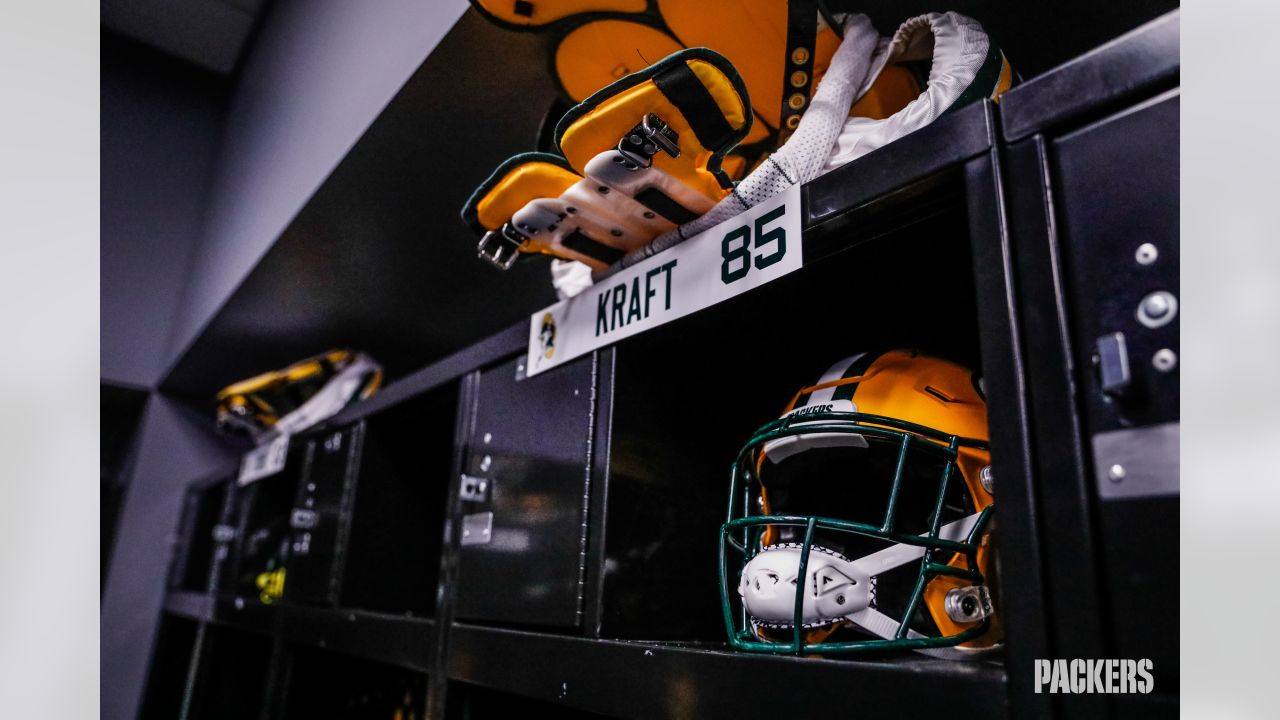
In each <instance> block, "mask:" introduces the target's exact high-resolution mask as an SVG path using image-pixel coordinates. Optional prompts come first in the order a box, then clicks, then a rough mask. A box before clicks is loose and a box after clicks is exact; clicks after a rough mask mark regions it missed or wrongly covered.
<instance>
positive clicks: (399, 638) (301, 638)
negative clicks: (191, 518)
mask: <svg viewBox="0 0 1280 720" xmlns="http://www.w3.org/2000/svg"><path fill="white" fill-rule="evenodd" d="M164 609H165V612H166V613H167V614H169V615H171V616H174V617H182V618H188V619H191V620H196V621H199V622H204V623H210V624H213V625H218V626H223V627H229V628H235V629H237V630H243V631H246V632H252V633H257V634H261V635H270V636H274V637H279V638H280V639H282V640H287V641H288V642H291V643H295V644H298V645H303V646H307V647H314V648H321V649H326V650H331V651H333V652H338V653H343V654H346V655H352V656H355V657H361V658H365V659H368V660H376V661H378V662H382V663H386V664H388V665H395V666H397V667H405V668H411V669H415V670H420V671H426V670H427V665H428V657H429V655H430V647H431V638H432V632H433V629H434V627H435V623H434V621H432V620H429V619H426V618H416V617H406V616H401V615H388V614H385V613H373V612H366V611H363V610H347V609H340V608H315V607H305V606H299V605H289V604H285V603H281V604H278V605H264V604H263V603H262V602H260V601H258V600H256V599H248V598H238V597H232V596H212V595H207V594H204V593H193V592H171V593H169V595H168V596H167V597H166V598H165V605H164Z"/></svg>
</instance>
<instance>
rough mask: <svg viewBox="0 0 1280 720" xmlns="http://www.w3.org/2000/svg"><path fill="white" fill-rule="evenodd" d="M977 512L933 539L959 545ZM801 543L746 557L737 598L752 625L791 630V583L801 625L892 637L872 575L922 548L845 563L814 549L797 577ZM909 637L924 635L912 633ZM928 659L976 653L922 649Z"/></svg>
mask: <svg viewBox="0 0 1280 720" xmlns="http://www.w3.org/2000/svg"><path fill="white" fill-rule="evenodd" d="M979 516H980V513H975V514H973V515H969V516H968V517H964V518H961V519H960V520H957V521H955V522H952V523H949V524H947V525H944V526H943V527H942V528H941V529H940V530H939V532H938V536H939V537H941V538H942V539H944V540H951V541H953V542H963V541H964V540H965V538H967V537H968V536H969V533H970V532H971V531H972V530H973V527H974V525H975V524H976V523H977V522H978V517H979ZM801 550H802V546H801V545H800V543H785V544H781V545H771V546H769V547H767V548H765V549H764V550H762V551H761V552H760V553H759V554H758V555H756V556H755V557H753V558H751V561H750V562H748V563H747V565H746V567H744V568H743V569H742V576H741V579H740V580H739V582H738V595H740V596H741V597H742V604H743V607H744V608H746V611H747V615H748V616H750V618H751V622H752V624H753V625H755V626H758V627H769V628H780V629H790V628H792V627H794V621H795V603H796V584H797V583H799V582H803V583H804V591H803V592H804V600H803V606H802V608H801V614H800V624H801V626H802V627H805V628H811V627H821V626H825V625H831V624H833V623H836V622H841V621H845V620H847V621H849V622H851V623H852V624H854V625H855V626H857V627H858V628H860V629H862V630H864V631H866V632H868V633H870V634H872V635H875V636H877V637H881V638H884V639H886V640H888V639H893V638H895V637H897V632H898V628H899V627H900V625H901V624H900V623H899V622H898V621H897V620H894V619H893V618H891V617H889V616H888V615H885V614H884V613H882V612H880V611H879V610H877V609H876V608H875V607H873V606H872V600H871V592H872V588H873V587H874V585H875V579H876V576H877V575H879V574H880V573H883V572H887V571H889V570H892V569H894V568H897V567H901V566H903V565H906V564H907V563H910V562H918V561H919V560H920V559H921V558H922V557H924V553H925V548H923V547H919V546H917V545H906V544H902V543H898V544H895V545H891V546H889V547H887V548H885V549H884V550H880V551H879V552H874V553H872V554H870V555H866V556H864V557H861V558H858V559H856V560H850V559H849V558H846V557H845V556H843V555H841V554H840V553H837V552H835V551H834V550H830V549H828V548H824V547H821V546H819V545H813V546H812V547H811V548H810V551H809V562H808V565H807V566H806V567H805V576H804V578H803V579H802V578H800V577H799V570H800V555H801ZM907 637H908V638H920V637H924V636H923V635H921V634H920V633H918V632H916V631H914V630H908V631H907ZM920 652H923V653H925V654H927V655H933V656H936V657H944V658H949V659H965V658H972V657H974V656H975V654H976V651H974V650H966V649H964V648H932V649H925V650H921V651H920Z"/></svg>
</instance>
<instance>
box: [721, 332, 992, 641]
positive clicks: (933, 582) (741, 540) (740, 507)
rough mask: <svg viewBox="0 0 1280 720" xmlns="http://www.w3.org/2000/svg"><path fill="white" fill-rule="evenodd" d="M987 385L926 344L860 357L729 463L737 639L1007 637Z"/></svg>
mask: <svg viewBox="0 0 1280 720" xmlns="http://www.w3.org/2000/svg"><path fill="white" fill-rule="evenodd" d="M991 480H992V475H991V454H990V451H989V450H988V445H987V409H986V401H985V399H984V397H983V394H982V389H981V383H980V382H979V380H978V379H977V376H976V375H975V374H974V373H972V372H971V371H969V370H967V369H965V368H963V367H961V366H959V365H957V364H955V363H952V362H949V361H946V360H942V359H939V358H934V357H928V356H925V355H922V354H920V353H918V352H914V351H905V350H894V351H889V352H884V353H862V354H859V355H854V356H852V357H849V358H846V359H844V360H841V361H840V362H838V363H836V364H835V365H833V366H832V367H831V369H830V370H828V371H827V373H826V374H825V375H823V376H822V378H820V379H819V380H818V382H816V383H814V384H812V385H809V386H807V387H804V388H802V389H801V390H800V391H799V392H798V393H796V395H795V397H794V398H793V399H792V401H791V403H790V404H789V405H788V406H787V408H786V410H785V411H784V412H783V414H782V416H781V417H780V418H779V419H777V420H774V421H772V422H770V423H768V424H766V425H764V426H763V427H761V428H760V429H758V430H757V431H756V432H755V433H754V434H753V435H752V437H751V439H750V440H749V441H748V442H747V444H746V445H745V446H744V447H743V448H742V450H741V452H739V454H738V457H737V460H736V461H735V463H734V465H733V472H732V475H731V481H730V491H729V512H728V518H727V520H726V522H725V523H724V524H723V525H722V526H721V529H720V548H719V550H720V595H721V603H722V606H723V611H724V621H725V627H726V629H727V631H728V633H729V642H730V644H731V645H732V646H733V647H735V648H738V649H741V650H752V651H761V652H773V653H796V654H800V653H820V654H823V655H828V654H837V653H846V652H855V651H864V650H875V649H889V648H902V649H914V650H918V651H921V652H925V653H927V654H930V655H937V656H942V657H947V658H954V659H962V658H973V657H978V656H981V655H983V654H985V652H986V651H989V650H990V649H992V648H993V647H995V646H996V645H998V644H999V642H1000V640H1001V635H1002V633H1001V630H1000V627H999V622H998V618H997V617H996V614H995V608H994V606H993V603H992V599H991V587H992V583H991V582H990V580H989V575H988V573H989V570H991V569H993V568H994V563H993V562H992V560H991V556H992V551H991V547H990V541H991V538H990V530H991V528H992V523H991V513H992V507H993V505H992V503H993V495H992V484H991Z"/></svg>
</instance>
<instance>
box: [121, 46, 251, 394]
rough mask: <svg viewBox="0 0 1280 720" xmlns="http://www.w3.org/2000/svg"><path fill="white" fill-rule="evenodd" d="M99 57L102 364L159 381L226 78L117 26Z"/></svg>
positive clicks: (196, 233)
mask: <svg viewBox="0 0 1280 720" xmlns="http://www.w3.org/2000/svg"><path fill="white" fill-rule="evenodd" d="M101 60H102V70H101V87H102V91H101V92H102V94H101V102H102V106H101V125H100V129H101V148H102V149H101V183H102V184H101V228H102V240H101V263H102V265H101V280H102V287H101V301H102V304H101V311H100V312H101V315H100V322H101V338H102V344H101V354H100V372H101V374H102V377H103V379H104V380H107V381H111V382H115V383H120V384H125V385H133V386H138V387H154V386H155V385H156V384H158V382H159V380H160V373H161V372H162V371H163V369H164V367H165V366H167V363H166V362H165V360H166V359H167V351H168V340H169V334H170V330H171V329H172V325H173V319H174V317H175V310H176V307H177V305H178V301H179V300H180V298H181V296H182V292H183V290H182V289H183V287H184V286H185V285H186V284H187V274H188V271H189V268H190V261H191V258H192V256H193V253H194V250H195V246H196V243H197V241H198V239H199V237H200V223H201V218H202V217H203V214H204V213H203V209H204V200H205V197H206V195H207V194H208V188H209V178H210V176H211V168H212V165H213V159H214V152H215V149H216V147H217V143H218V138H219V132H220V125H221V117H222V108H223V106H224V104H225V101H226V96H227V93H226V82H225V80H223V79H221V78H219V77H217V76H215V75H212V74H210V73H207V72H205V71H203V70H199V69H197V68H195V67H194V66H190V65H186V64H184V63H182V62H181V61H178V60H174V59H173V58H171V57H169V56H167V55H162V54H160V53H159V52H156V51H153V50H149V49H147V48H144V47H142V46H140V45H137V44H134V43H133V42H132V41H128V40H124V39H121V38H119V37H117V36H114V35H112V34H109V33H103V35H102V55H101Z"/></svg>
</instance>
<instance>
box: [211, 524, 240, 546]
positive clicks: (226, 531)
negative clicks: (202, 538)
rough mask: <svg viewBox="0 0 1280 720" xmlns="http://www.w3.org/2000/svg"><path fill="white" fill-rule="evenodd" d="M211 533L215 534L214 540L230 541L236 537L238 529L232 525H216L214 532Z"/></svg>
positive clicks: (219, 541) (218, 541) (220, 541)
mask: <svg viewBox="0 0 1280 720" xmlns="http://www.w3.org/2000/svg"><path fill="white" fill-rule="evenodd" d="M211 534H212V535H213V541H214V542H216V543H229V542H231V541H232V540H235V539H236V529H235V528H233V527H231V526H230V525H222V524H218V525H214V526H213V533H211Z"/></svg>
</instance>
